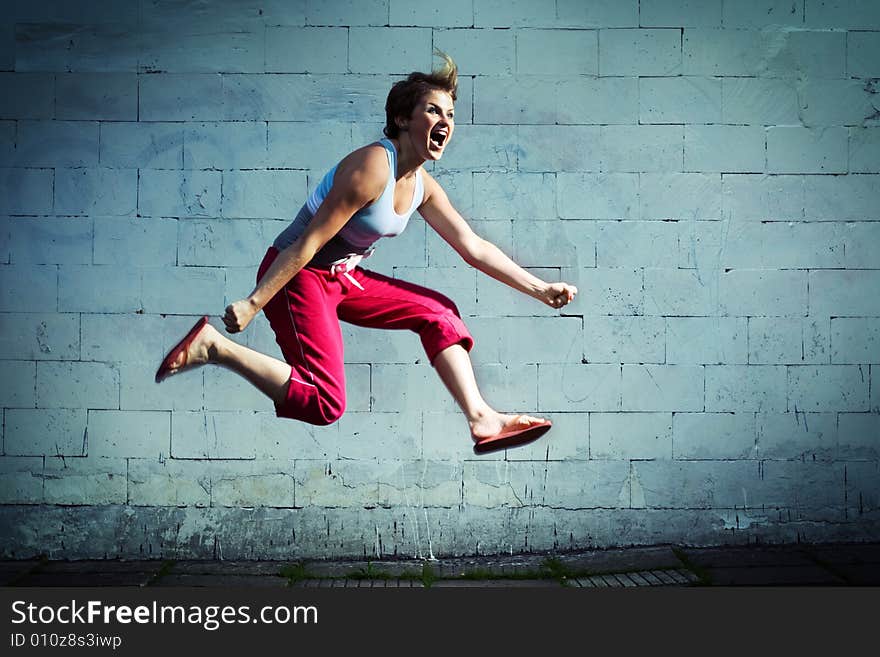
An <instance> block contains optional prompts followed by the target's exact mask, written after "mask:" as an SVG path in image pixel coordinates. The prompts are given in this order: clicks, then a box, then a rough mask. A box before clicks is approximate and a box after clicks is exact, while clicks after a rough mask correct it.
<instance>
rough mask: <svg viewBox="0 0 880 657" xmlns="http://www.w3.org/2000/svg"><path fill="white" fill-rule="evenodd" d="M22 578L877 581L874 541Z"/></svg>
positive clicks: (70, 566)
mask: <svg viewBox="0 0 880 657" xmlns="http://www.w3.org/2000/svg"><path fill="white" fill-rule="evenodd" d="M0 585H2V586H26V587H42V586H56V587H59V586H60V587H81V586H93V587H100V586H117V587H128V586H131V587H148V586H160V587H231V586H237V587H246V588H281V587H289V586H290V587H302V588H318V587H320V588H413V587H419V588H420V587H425V586H430V587H432V588H452V587H455V588H466V587H471V588H487V587H507V588H529V587H532V588H534V587H563V586H564V587H567V588H593V589H596V588H646V587H686V586H698V585H699V586H878V585H880V543H857V544H856V543H846V544H822V545H804V544H798V545H774V546H764V545H754V546H733V547H708V548H697V547H678V546H668V545H667V546H651V547H642V548H639V547H634V548H628V549H613V550H588V551H581V552H576V553H565V554H531V555H506V556H486V557H459V558H448V559H439V560H431V561H420V560H412V559H410V560H393V561H392V560H387V561H382V560H378V561H363V560H359V561H306V562H289V563H285V562H269V561H170V560H169V561H160V560H152V561H123V560H105V561H101V560H90V561H48V560H39V559H29V560H21V561H0Z"/></svg>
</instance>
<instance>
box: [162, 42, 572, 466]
mask: <svg viewBox="0 0 880 657" xmlns="http://www.w3.org/2000/svg"><path fill="white" fill-rule="evenodd" d="M440 56H441V57H442V58H443V60H444V65H443V66H442V67H441V68H440V69H438V70H434V71H432V72H431V73H417V72H416V73H412V74H410V75H409V77H407V79H406V80H402V81H400V82H397V83H396V84H394V85H393V86H392V88H391V91H390V92H389V94H388V100H387V102H386V104H385V113H386V125H385V128H384V130H383V132H384V133H385V135H386V137H385V138H384V139H381V140H380V141H378V142H375V143H372V144H369V145H367V146H364V147H363V148H359V149H358V150H356V151H354V152H352V153H350V154H349V155H348V156H346V157H345V158H344V159H343V160H342V161H340V162H339V163H338V164H337V165H336V166H335V167H334V168H333V169H331V170H330V171H329V172H328V173H327V175H325V176H324V178H323V179H322V180H321V183H320V184H319V185H318V187H317V188H316V189H315V190H314V192H313V193H312V194H311V196H310V197H309V198H308V201H307V202H306V204H305V205H304V206H303V207H302V209H301V210H300V211H299V213H298V214H297V216H296V218H295V219H294V220H293V222H292V223H291V224H290V226H288V227H287V228H286V229H285V230H284V231H283V232H282V233H281V234H280V235H279V236H278V237H277V239H276V240H275V242H274V244H273V245H272V246H271V247H269V250H268V252H267V253H266V256H265V257H264V258H263V262H262V264H261V265H260V267H259V271H258V273H257V285H256V287H255V288H254V290H253V292H251V293H250V295H249V296H248V297H247V298H245V299H241V300H239V301H235V302H234V303H232V304H230V305H229V306H228V307H227V308H226V314H225V315H224V316H223V323H224V324H225V325H226V331H227V332H229V333H238V332H239V331H243V330H244V329H245V328H246V327H247V326H248V324H250V322H251V320H253V318H254V316H255V315H256V314H257V313H258V312H260V310H262V311H263V312H264V313H265V314H266V317H267V318H268V320H269V324H270V325H271V327H272V330H273V331H274V332H275V336H276V340H277V342H278V345H279V346H280V347H281V352H282V354H283V355H284V360H285V361H286V362H282V361H280V360H277V359H276V358H272V357H271V356H268V355H266V354H262V353H259V352H257V351H254V350H252V349H249V348H247V347H244V346H242V345H240V344H238V343H236V342H233V341H232V340H230V339H229V338H227V337H225V336H223V335H222V334H221V333H220V332H219V331H217V330H216V329H215V328H214V327H213V326H211V325H210V324H209V323H208V318H207V317H203V318H202V319H200V320H199V321H198V322H197V323H196V325H195V326H193V328H192V329H191V330H190V332H189V333H188V334H187V335H186V337H184V339H183V340H181V341H180V342H179V343H178V344H177V345H176V346H175V347H174V348H173V349H172V350H171V351H170V352H169V353H168V355H167V356H166V357H165V359H164V361H163V362H162V364H161V365H160V367H159V369H158V371H157V372H156V382H157V383H158V382H160V381H162V380H163V379H164V378H166V377H167V376H169V375H172V374H177V373H179V372H182V371H184V370H187V369H190V368H193V367H197V366H200V365H205V364H208V363H211V364H217V365H222V366H224V367H226V368H229V369H231V370H233V371H235V372H237V373H238V374H240V375H241V376H243V377H244V378H245V379H247V380H248V381H250V382H251V383H252V384H253V385H254V386H256V387H257V388H258V389H259V390H260V391H262V392H263V393H264V394H266V395H267V396H268V397H269V398H270V399H271V400H272V401H273V402H274V404H275V411H276V414H277V415H278V416H279V417H286V418H292V419H296V420H301V421H303V422H308V423H311V424H316V425H327V424H331V423H332V422H335V421H336V420H338V419H339V418H340V417H341V416H342V414H343V412H344V411H345V372H344V368H343V345H342V332H341V328H340V325H339V320H342V321H344V322H348V323H351V324H355V325H357V326H366V327H370V328H384V329H409V330H411V331H414V332H416V333H418V334H419V337H420V338H421V341H422V345H423V347H424V349H425V352H426V354H427V356H428V360H429V361H430V363H431V365H432V366H433V367H434V368H435V369H436V370H437V373H438V374H439V376H440V378H441V379H442V380H443V383H444V384H445V385H446V387H447V388H448V389H449V392H450V393H451V394H452V396H453V397H454V398H455V401H456V402H457V403H458V405H459V407H460V408H461V410H462V411H463V412H464V414H465V416H466V417H467V420H468V424H469V427H470V432H471V437H472V438H473V441H474V451H476V452H478V453H482V452H489V451H494V450H498V449H504V448H507V447H513V446H516V445H522V444H525V443H527V442H531V441H532V440H535V439H536V438H538V437H540V436H541V435H543V434H544V433H545V432H546V431H547V430H549V429H550V426H551V423H550V421H549V420H543V419H540V418H534V417H530V416H528V415H505V414H502V413H499V412H497V411H495V410H494V409H492V408H491V407H490V406H489V404H487V403H486V401H485V400H484V399H483V397H482V396H481V394H480V391H479V389H478V388H477V383H476V379H475V378H474V372H473V368H472V366H471V360H470V356H469V355H468V352H469V351H470V349H471V348H472V347H473V344H474V341H473V338H472V337H471V335H470V333H469V332H468V330H467V328H466V327H465V325H464V322H462V320H461V317H460V315H459V312H458V310H457V308H456V307H455V304H454V303H453V302H452V301H450V300H449V299H448V298H446V297H445V296H443V295H441V294H439V293H437V292H434V291H432V290H429V289H427V288H424V287H420V286H417V285H413V284H411V283H406V282H404V281H400V280H397V279H393V278H389V277H387V276H383V275H381V274H377V273H375V272H371V271H369V270H365V269H363V268H362V267H360V266H358V265H359V263H360V261H361V260H362V259H363V258H365V257H368V256H369V254H370V253H372V250H373V248H372V247H373V244H374V243H375V242H376V241H377V240H378V239H379V238H380V237H393V236H395V235H398V234H400V232H401V231H402V230H403V229H404V228H405V227H406V224H407V221H408V220H409V217H410V215H411V214H412V213H413V212H414V211H415V210H416V209H418V211H419V213H420V214H421V215H422V216H423V217H424V219H425V221H426V222H427V223H428V224H429V225H430V226H431V227H432V228H433V229H434V230H436V231H437V233H438V234H439V235H440V236H441V237H442V238H443V239H444V240H446V241H447V242H448V243H449V244H450V245H451V246H452V248H453V249H455V251H456V252H458V254H459V255H460V256H461V257H462V258H463V259H464V261H465V262H466V263H468V264H469V265H471V266H473V267H475V268H477V269H479V270H480V271H482V272H483V273H485V274H487V275H489V276H491V277H492V278H495V279H496V280H499V281H501V282H502V283H505V284H507V285H509V286H510V287H512V288H514V289H516V290H519V291H520V292H523V293H525V294H528V295H530V296H532V297H534V298H536V299H538V300H540V301H543V302H544V303H546V304H547V305H548V306H550V307H552V308H561V307H563V306H565V305H566V304H568V303H569V302H571V301H572V300H573V299H574V296H575V294H577V288H576V287H574V286H573V285H569V284H567V283H545V282H544V281H542V280H540V279H538V278H536V277H535V276H532V275H531V274H530V273H528V272H527V271H525V270H524V269H522V268H521V267H519V266H518V265H516V264H515V263H514V262H513V261H512V260H510V258H508V257H507V256H506V255H504V253H502V252H501V251H500V250H499V249H498V248H497V247H496V246H495V245H493V244H491V243H489V242H487V241H486V240H484V239H481V238H480V237H478V236H477V235H476V234H475V233H474V232H473V231H472V230H471V228H470V227H469V226H468V224H467V223H466V222H465V220H464V219H462V217H461V215H460V214H459V213H458V212H457V211H456V210H455V208H453V207H452V204H451V203H450V202H449V199H448V198H447V196H446V193H445V192H444V191H443V189H442V188H441V187H440V185H439V184H438V183H437V181H435V180H434V179H433V178H432V177H431V176H430V175H429V174H428V172H427V171H425V170H424V169H423V168H422V165H423V164H424V163H425V162H427V161H436V160H439V159H440V158H441V157H442V155H443V152H444V151H445V150H446V148H447V147H448V146H449V142H450V140H451V139H452V133H453V131H454V128H455V119H454V101H455V99H456V89H457V78H458V74H457V69H456V66H455V63H454V62H453V61H452V59H451V58H450V57H448V56H447V55H445V54H443V53H440Z"/></svg>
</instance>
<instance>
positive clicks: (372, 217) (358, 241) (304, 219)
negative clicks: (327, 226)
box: [273, 139, 425, 267]
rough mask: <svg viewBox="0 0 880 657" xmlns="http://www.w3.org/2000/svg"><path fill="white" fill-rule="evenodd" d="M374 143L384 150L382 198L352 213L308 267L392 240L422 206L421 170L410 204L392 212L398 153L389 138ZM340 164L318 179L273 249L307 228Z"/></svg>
mask: <svg viewBox="0 0 880 657" xmlns="http://www.w3.org/2000/svg"><path fill="white" fill-rule="evenodd" d="M377 143H379V144H381V145H382V146H383V147H384V148H385V152H386V153H387V155H388V182H387V183H386V184H385V189H384V190H383V191H382V195H381V196H380V197H379V198H378V199H376V200H375V201H374V202H373V203H371V204H370V205H368V206H367V207H365V208H361V209H360V210H358V211H357V212H355V213H354V214H353V215H352V217H351V219H349V220H348V222H347V223H346V224H345V226H343V227H342V230H340V231H339V232H338V233H337V234H336V235H334V236H333V238H332V239H331V240H330V241H329V242H327V244H325V245H324V247H323V248H322V249H321V250H320V251H318V252H317V253H316V254H315V257H314V258H312V260H311V262H309V265H310V266H315V267H325V266H328V265H330V263H332V262H334V261H336V260H339V259H340V258H344V257H346V256H349V255H352V254H358V255H362V254H364V253H366V252H367V251H368V250H369V249H370V247H372V246H373V244H374V243H375V242H376V241H377V240H378V239H379V238H381V237H394V236H396V235H399V234H400V233H401V232H403V229H404V228H406V224H407V222H409V218H410V216H411V215H412V213H413V212H415V210H416V208H417V207H419V206H420V205H421V204H422V200H423V199H424V196H425V188H424V184H423V182H422V172H421V169H419V170H417V171H416V184H415V190H414V192H413V199H412V203H411V204H410V206H409V208H408V209H407V210H406V212H404V213H403V214H397V213H396V212H395V211H394V185H395V182H396V180H395V174H396V173H397V151H396V150H395V149H394V144H392V143H391V142H390V141H389V140H388V139H381V140H379V141H378V142H377ZM338 166H339V165H338V164H337V165H336V166H334V167H333V168H332V169H330V171H328V172H327V174H326V175H325V176H324V177H323V178H322V179H321V182H320V184H319V185H318V186H317V188H315V191H313V192H312V194H311V195H310V196H309V198H308V200H307V201H306V203H305V205H303V206H302V208H301V209H300V211H299V213H298V214H297V215H296V218H295V219H294V220H293V221H292V222H291V224H290V225H289V226H288V227H287V228H285V229H284V230H283V231H282V232H281V234H280V235H279V236H278V237H277V238H276V239H275V242H274V243H273V246H274V247H275V248H276V249H278V250H279V251H281V250H283V249H286V248H287V247H288V246H290V245H291V244H293V243H294V242H295V241H296V240H297V239H299V237H300V235H302V234H303V233H304V232H305V229H306V226H308V225H309V222H311V220H312V219H313V218H314V216H315V213H316V212H317V211H318V208H319V207H320V206H321V203H322V202H323V201H324V199H325V198H326V197H327V194H328V193H329V192H330V188H331V187H332V186H333V177H334V176H335V174H336V169H337V167H338Z"/></svg>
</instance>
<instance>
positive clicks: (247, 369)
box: [172, 324, 290, 403]
mask: <svg viewBox="0 0 880 657" xmlns="http://www.w3.org/2000/svg"><path fill="white" fill-rule="evenodd" d="M183 363H186V365H185V366H184V367H183V368H180V364H183ZM208 363H213V364H216V365H222V366H223V367H226V368H228V369H230V370H232V371H233V372H236V373H238V374H240V375H241V376H243V377H244V378H245V379H247V380H248V381H250V382H251V383H252V384H253V385H254V386H256V388H257V389H258V390H260V392H262V393H263V394H265V395H266V396H267V397H269V398H270V399H271V400H272V401H273V402H276V403H282V402H284V401H285V400H286V398H287V386H288V382H289V381H290V365H288V364H287V363H285V362H284V361H280V360H278V359H277V358H272V357H271V356H267V355H266V354H261V353H260V352H259V351H254V350H253V349H249V348H248V347H245V346H242V345H240V344H238V343H237V342H233V341H232V340H230V339H229V338H227V337H226V336H224V335H223V334H221V333H220V332H219V331H218V330H217V329H215V328H214V327H213V326H211V325H210V324H207V325H206V326H205V327H204V328H203V329H202V330H201V331H200V332H199V334H198V335H197V336H196V338H195V340H193V342H192V344H191V345H190V347H189V349H188V350H187V353H186V358H185V359H184V357H183V356H182V355H181V357H180V358H179V359H178V361H177V362H176V363H172V370H177V371H184V370H187V369H190V368H191V367H196V366H198V365H206V364H208Z"/></svg>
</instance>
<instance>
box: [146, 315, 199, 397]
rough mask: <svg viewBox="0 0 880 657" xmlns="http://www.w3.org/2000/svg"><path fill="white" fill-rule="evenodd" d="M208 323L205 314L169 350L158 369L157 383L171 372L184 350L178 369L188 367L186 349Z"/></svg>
mask: <svg viewBox="0 0 880 657" xmlns="http://www.w3.org/2000/svg"><path fill="white" fill-rule="evenodd" d="M207 323H208V316H207V315H205V316H204V317H202V318H201V319H200V320H199V321H197V322H196V323H195V326H193V327H192V328H191V329H190V330H189V333H187V334H186V337H185V338H184V339H183V340H181V341H180V342H178V343H177V344H176V345H175V346H174V348H173V349H172V350H171V351H169V352H168V355H167V356H165V360H163V361H162V364H161V365H159V369H158V370H156V383H160V382H161V381H163V380H164V379H165V378H166V377H168V376H169V375H170V374H171V363H173V362H174V361H175V360H177V357H178V356H180V354H181V352H183V364H182V365H181V366H180V367H178V368H177V369H178V370H181V369H183V368H184V367H186V350H187V349H189V346H190V345H191V344H192V341H193V340H195V337H196V336H197V335H198V334H199V331H201V330H202V328H204V326H205V324H207Z"/></svg>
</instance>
